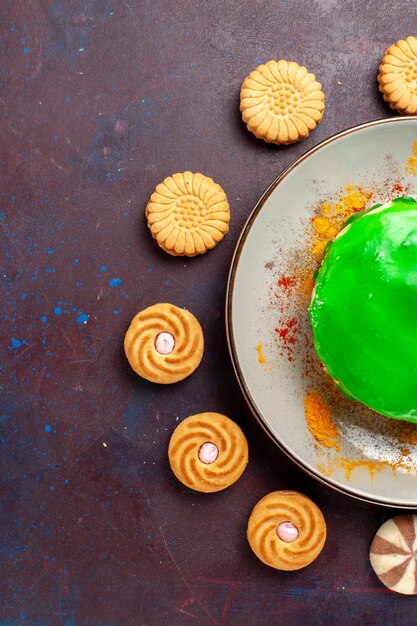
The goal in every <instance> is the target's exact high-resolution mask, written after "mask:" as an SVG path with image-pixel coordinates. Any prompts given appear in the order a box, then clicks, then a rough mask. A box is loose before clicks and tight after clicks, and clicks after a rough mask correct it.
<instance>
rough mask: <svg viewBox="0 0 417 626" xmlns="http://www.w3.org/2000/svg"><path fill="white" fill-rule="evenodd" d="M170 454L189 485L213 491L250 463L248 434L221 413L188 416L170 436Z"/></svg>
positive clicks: (180, 477) (181, 478) (180, 476)
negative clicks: (246, 435)
mask: <svg viewBox="0 0 417 626" xmlns="http://www.w3.org/2000/svg"><path fill="white" fill-rule="evenodd" d="M168 457H169V463H170V465H171V469H172V471H173V472H174V474H175V476H176V477H177V478H178V480H179V481H181V482H182V483H183V484H184V485H185V486H186V487H189V488H190V489H195V490H196V491H203V492H204V493H210V492H214V491H221V490H222V489H226V488H227V487H229V486H230V485H232V484H233V483H234V482H236V481H237V479H238V478H239V477H240V476H241V474H242V473H243V471H244V469H245V467H246V465H247V463H248V444H247V441H246V437H245V435H244V434H243V432H242V431H241V429H240V428H239V426H238V425H237V424H235V422H233V421H232V420H231V419H229V418H228V417H226V416H225V415H221V414H220V413H199V414H198V415H191V416H190V417H187V418H186V419H185V420H184V421H183V422H181V424H179V425H178V426H177V428H176V429H175V430H174V432H173V433H172V436H171V440H170V442H169V447H168Z"/></svg>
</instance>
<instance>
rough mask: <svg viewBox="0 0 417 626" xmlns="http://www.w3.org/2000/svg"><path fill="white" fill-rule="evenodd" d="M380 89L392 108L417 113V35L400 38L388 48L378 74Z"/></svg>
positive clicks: (410, 113)
mask: <svg viewBox="0 0 417 626" xmlns="http://www.w3.org/2000/svg"><path fill="white" fill-rule="evenodd" d="M377 78H378V82H379V91H380V92H381V93H383V94H384V100H385V102H389V105H390V107H391V109H395V110H396V111H399V112H400V113H403V114H406V115H415V114H416V113H417V37H407V39H405V40H404V39H400V40H399V41H397V43H395V44H393V45H392V46H390V47H389V48H388V50H386V52H385V54H384V56H383V58H382V61H381V65H380V66H379V74H378V77H377Z"/></svg>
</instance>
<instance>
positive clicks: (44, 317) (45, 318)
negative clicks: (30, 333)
mask: <svg viewBox="0 0 417 626" xmlns="http://www.w3.org/2000/svg"><path fill="white" fill-rule="evenodd" d="M47 319H48V318H47V317H46V315H42V317H41V322H44V323H45V322H46V320H47Z"/></svg>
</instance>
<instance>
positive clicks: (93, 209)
mask: <svg viewBox="0 0 417 626" xmlns="http://www.w3.org/2000/svg"><path fill="white" fill-rule="evenodd" d="M1 10H2V17H1V19H2V24H1V27H2V33H1V35H2V36H1V40H0V41H1V46H2V67H1V73H0V80H1V83H2V85H1V87H2V92H1V98H0V105H1V108H0V111H1V122H2V132H1V139H0V141H1V148H2V149H1V155H0V159H1V160H0V168H1V209H0V212H1V221H0V226H1V228H0V238H1V258H0V265H1V267H0V269H1V272H0V279H1V327H0V328H1V330H0V335H1V337H0V350H1V352H0V354H1V367H2V370H1V375H2V393H1V410H0V429H1V456H0V459H1V464H2V469H1V494H0V495H1V501H0V507H1V511H0V525H1V560H0V569H1V572H0V623H1V624H48V625H49V624H65V625H73V624H80V625H81V624H82V625H84V624H86V625H91V624H102V625H104V624H106V625H113V624H114V625H118V624H121V625H125V624H150V625H153V624H162V625H164V624H167V625H168V624H169V625H176V624H178V625H188V624H236V625H241V624H245V625H246V624H254V625H258V624H274V623H277V624H278V623H279V624H301V623H310V624H334V623H340V624H351V623H355V624H381V623H389V624H403V623H405V622H406V620H407V619H410V615H412V611H413V609H414V607H415V601H414V600H413V599H412V598H404V597H401V596H398V595H395V594H393V593H390V592H388V591H387V590H385V589H384V588H383V587H382V586H381V585H380V584H379V583H378V582H377V580H376V578H375V576H374V575H373V573H372V572H371V570H370V566H369V563H368V557H367V553H368V547H369V544H370V541H371V538H372V537H373V535H374V533H375V532H376V530H377V528H378V527H379V525H380V524H381V523H382V521H383V520H384V519H385V518H386V516H387V514H389V513H390V512H388V511H385V510H384V509H382V508H377V507H375V506H371V505H365V504H362V503H359V502H355V501H354V500H351V499H349V498H347V497H344V496H341V495H339V494H337V493H333V492H331V491H329V490H328V489H326V488H324V487H322V486H321V485H320V484H319V483H317V482H315V481H313V480H312V479H310V478H308V477H307V476H306V475H304V474H303V473H302V472H301V471H300V470H299V469H297V468H296V467H295V465H293V464H292V463H291V461H289V460H288V459H287V458H286V457H284V456H283V455H282V453H281V452H279V451H278V450H277V449H276V448H275V446H274V444H273V443H272V442H270V441H269V440H268V439H267V437H266V435H264V434H263V432H261V429H260V428H259V427H258V425H257V424H256V423H255V421H254V419H253V418H252V417H251V415H250V414H249V411H248V409H247V408H246V406H245V404H244V402H243V400H242V397H241V394H240V391H239V389H238V385H237V383H236V381H235V379H234V376H233V372H232V369H231V365H230V361H229V357H228V353H227V348H226V342H225V332H224V313H223V310H224V299H225V287H226V278H227V272H228V267H229V264H230V260H231V256H232V252H233V248H234V245H235V243H236V240H237V237H238V234H239V231H240V229H241V227H242V225H243V223H244V221H245V219H246V217H247V216H248V214H249V212H250V210H251V208H252V207H253V205H254V203H255V201H256V200H257V198H258V197H259V196H260V194H261V193H262V192H263V191H264V189H265V188H266V187H267V185H268V184H269V183H270V182H271V181H272V180H273V179H274V178H275V177H276V176H277V175H278V173H279V172H280V171H281V170H282V169H283V168H284V167H285V166H286V165H287V164H289V163H290V162H291V161H292V160H294V159H295V158H296V157H297V156H299V155H300V154H302V153H303V152H304V151H305V150H306V149H307V148H309V147H311V146H313V145H315V144H316V143H318V142H319V141H320V140H322V139H324V138H326V137H328V136H329V135H331V134H332V133H334V132H336V131H339V130H342V129H344V128H346V127H349V126H351V125H354V124H358V123H360V122H365V121H368V120H370V119H376V118H379V117H384V116H387V115H390V112H389V110H388V109H387V107H386V106H385V105H384V104H383V102H382V99H381V97H380V96H379V95H378V92H377V89H376V83H375V75H376V70H377V65H378V61H379V59H380V57H381V55H382V53H383V51H384V49H385V48H386V46H387V45H388V44H389V43H391V42H393V41H396V40H397V39H398V38H400V37H404V36H407V35H408V34H410V33H409V30H410V14H409V10H410V4H409V3H406V2H405V1H401V2H396V3H394V4H393V3H385V2H380V1H377V0H373V1H368V2H362V3H359V2H354V1H346V2H343V3H342V2H339V1H336V0H322V1H321V2H314V1H307V0H303V1H300V2H295V1H293V2H284V1H275V0H274V1H273V0H269V1H259V2H248V1H247V0H246V1H243V2H234V1H224V2H223V1H220V0H210V1H207V2H206V1H202V0H200V1H196V0H181V1H180V2H169V1H168V0H165V1H164V0H55V2H49V1H48V0H3V2H2V7H1ZM280 57H284V58H288V59H293V60H296V61H298V62H300V63H302V64H306V65H307V67H308V68H309V69H311V71H313V72H315V73H316V75H317V77H318V79H319V80H320V81H321V82H322V84H323V89H324V91H325V93H326V96H327V108H326V112H325V115H324V119H323V121H322V123H321V124H320V126H319V127H318V128H317V130H316V131H315V132H314V133H313V134H312V135H311V136H310V137H308V138H307V139H306V140H305V141H303V142H302V143H299V144H295V145H293V146H290V147H286V148H277V147H274V146H268V145H265V144H263V143H262V142H259V141H257V140H255V139H254V138H253V137H252V136H250V135H249V134H248V133H247V132H246V130H245V128H244V126H243V124H242V123H241V120H240V115H239V112H238V94H239V87H240V83H241V81H242V80H243V78H244V77H245V76H246V74H247V73H248V72H249V71H250V70H252V69H253V68H254V67H255V66H256V65H258V63H259V62H261V61H266V60H268V59H270V58H280ZM187 168H189V169H191V170H193V171H202V172H203V173H205V174H206V175H209V176H212V177H213V178H214V179H215V180H216V181H218V182H219V183H220V184H221V185H222V186H223V187H224V189H225V191H226V193H227V195H228V198H229V201H230V204H231V209H232V222H231V231H230V233H229V235H228V236H227V237H226V238H225V240H224V241H223V242H222V243H221V244H220V245H219V246H218V248H216V250H214V251H213V252H211V253H209V254H207V255H205V256H204V257H201V258H195V259H191V260H184V259H174V258H170V257H168V256H167V255H165V254H164V253H163V252H161V251H160V250H159V249H158V246H157V245H156V244H155V242H154V241H153V240H152V238H151V237H150V235H149V233H148V231H147V228H146V224H145V221H144V217H143V212H144V207H145V204H146V201H147V198H148V196H149V195H150V193H151V192H152V190H153V188H154V187H155V185H156V184H157V183H158V182H159V181H160V180H161V179H163V178H164V177H165V176H166V175H168V174H170V173H172V172H175V171H183V170H185V169H187ZM104 268H107V269H106V271H104ZM114 278H119V279H121V281H122V282H121V283H120V284H119V285H117V286H111V284H110V281H111V280H112V279H114ZM161 300H162V301H164V300H165V301H171V302H173V303H174V304H177V305H179V306H184V307H187V308H189V309H190V310H191V311H193V312H194V313H195V314H196V315H197V317H198V318H199V320H200V321H201V324H202V326H203V329H204V333H205V338H206V353H205V356H204V359H203V362H202V364H201V366H200V368H199V369H198V370H197V372H196V373H195V374H194V375H193V376H192V377H191V378H189V379H187V380H186V381H184V382H183V383H180V384H177V385H175V386H170V387H169V388H164V387H157V386H154V385H151V384H149V383H147V382H145V381H143V380H140V379H139V378H137V377H135V376H134V375H133V374H132V373H131V371H130V370H129V367H128V365H127V362H126V360H125V358H124V356H123V353H122V339H123V336H124V332H125V330H126V327H127V325H128V323H129V321H130V319H131V317H132V316H133V315H134V314H135V313H136V312H137V311H138V310H139V309H141V308H143V307H145V306H148V305H150V304H153V303H154V302H156V301H161ZM87 316H88V317H87ZM203 410H214V411H216V410H217V411H220V412H223V413H226V414H227V415H230V416H231V417H232V418H234V419H235V420H236V421H237V422H238V423H239V424H240V425H241V427H242V428H243V429H244V431H245V433H246V434H247V437H248V440H249V446H250V464H249V466H248V469H247V471H246V472H245V474H244V475H243V477H242V478H241V479H240V481H239V482H238V483H236V485H235V486H234V487H233V488H231V489H229V490H227V491H226V492H223V493H219V494H214V495H208V496H206V495H202V494H197V493H193V492H191V491H188V490H187V489H185V488H182V486H181V485H180V484H178V483H177V482H176V481H175V479H174V478H173V476H172V475H171V473H170V470H169V467H168V463H167V456H166V449H167V444H168V439H169V436H170V433H171V432H172V430H173V428H174V427H175V425H176V423H177V419H182V418H184V417H186V416H187V415H190V414H192V413H196V412H200V411H203ZM103 443H105V444H106V446H104V445H103ZM277 488H295V489H298V490H300V491H302V492H304V493H306V494H307V495H309V496H310V497H311V498H313V499H314V500H315V501H316V502H317V504H318V505H319V506H320V507H321V508H322V510H323V512H324V514H325V517H326V519H327V522H328V531H329V535H328V541H327V544H326V547H325V551H324V552H323V554H322V556H321V557H320V558H319V559H318V560H317V561H316V562H315V563H314V564H313V565H311V566H310V567H309V568H308V569H306V570H305V571H301V572H299V573H290V574H286V573H280V572H276V571H273V570H271V569H269V568H267V567H265V566H263V565H262V564H261V563H260V562H258V561H257V559H256V558H255V557H254V556H253V555H252V553H251V552H250V550H249V548H248V546H247V544H246V539H245V527H246V521H247V517H248V514H249V512H250V510H251V508H252V507H253V506H254V504H255V503H256V502H257V500H258V499H259V498H260V497H262V496H263V495H265V494H266V493H267V492H269V491H271V490H274V489H277Z"/></svg>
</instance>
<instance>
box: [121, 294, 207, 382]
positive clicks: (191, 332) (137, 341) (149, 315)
mask: <svg viewBox="0 0 417 626" xmlns="http://www.w3.org/2000/svg"><path fill="white" fill-rule="evenodd" d="M124 349H125V353H126V356H127V358H128V361H129V363H130V365H131V367H132V369H134V370H135V372H136V373H137V374H139V376H142V378H146V379H147V380H150V381H151V382H153V383H161V384H169V383H176V382H178V381H180V380H183V379H184V378H186V377H187V376H189V375H190V374H192V373H193V372H194V370H195V369H197V367H198V365H199V364H200V361H201V359H202V357H203V352H204V338H203V331H202V330H201V326H200V324H199V322H198V320H197V319H196V318H195V317H194V315H193V314H192V313H190V312H189V311H186V310H185V309H180V308H178V307H177V306H174V305H173V304H167V303H164V304H155V305H153V306H150V307H148V308H147V309H144V310H143V311H140V312H139V313H138V314H137V315H136V316H135V317H134V318H133V320H132V322H131V324H130V326H129V328H128V330H127V333H126V335H125V340H124Z"/></svg>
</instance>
